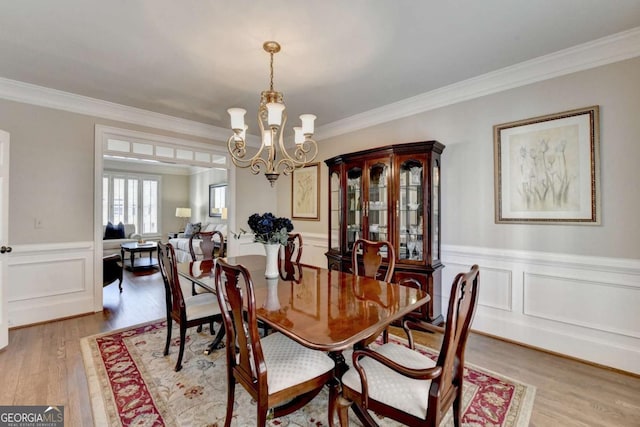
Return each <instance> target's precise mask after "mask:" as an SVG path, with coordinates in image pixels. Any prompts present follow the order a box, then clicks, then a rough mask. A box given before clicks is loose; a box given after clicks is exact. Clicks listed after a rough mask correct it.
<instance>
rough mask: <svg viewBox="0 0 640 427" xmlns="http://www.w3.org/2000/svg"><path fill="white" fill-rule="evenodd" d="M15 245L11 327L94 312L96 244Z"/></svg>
mask: <svg viewBox="0 0 640 427" xmlns="http://www.w3.org/2000/svg"><path fill="white" fill-rule="evenodd" d="M12 246H13V252H12V253H11V255H10V256H9V259H8V262H7V265H8V283H7V286H6V297H7V301H8V304H7V305H8V314H9V327H15V326H22V325H29V324H32V323H38V322H44V321H48V320H52V319H59V318H62V317H68V316H74V315H77V314H83V313H92V312H93V311H94V295H95V286H94V283H93V282H94V271H93V267H94V263H93V257H94V254H93V242H73V243H56V244H38V245H12ZM100 289H102V288H100Z"/></svg>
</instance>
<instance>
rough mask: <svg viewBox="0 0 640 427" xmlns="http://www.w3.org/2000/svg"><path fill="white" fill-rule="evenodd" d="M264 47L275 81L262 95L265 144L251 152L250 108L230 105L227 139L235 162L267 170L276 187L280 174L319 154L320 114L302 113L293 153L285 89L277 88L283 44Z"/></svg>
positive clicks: (255, 170) (260, 113)
mask: <svg viewBox="0 0 640 427" xmlns="http://www.w3.org/2000/svg"><path fill="white" fill-rule="evenodd" d="M262 48H263V49H264V50H265V51H266V52H267V53H269V55H270V56H271V62H270V71H271V80H270V86H269V90H265V91H263V92H262V94H261V96H260V108H259V109H258V125H259V126H260V134H261V144H260V148H259V149H258V152H257V153H256V154H255V155H253V157H249V156H248V155H247V143H246V135H247V129H248V126H247V125H245V123H244V115H245V114H246V112H247V111H246V110H245V109H243V108H229V109H228V110H227V112H228V113H229V116H231V129H233V135H231V136H230V137H229V140H228V141H227V148H228V149H229V153H230V154H231V160H232V161H233V164H234V165H236V166H238V167H241V168H251V172H252V173H253V174H254V175H257V174H258V173H260V171H261V170H263V169H264V174H265V176H266V177H267V179H268V180H269V182H270V183H271V186H272V187H273V186H274V184H275V182H276V180H277V179H278V176H280V173H284V174H285V175H289V174H291V172H293V170H294V169H296V168H301V167H304V166H306V165H307V164H308V163H309V162H311V161H313V159H315V157H316V155H317V154H318V145H317V144H316V141H314V140H313V139H312V137H313V122H314V120H315V119H316V116H314V115H313V114H303V115H301V116H300V120H301V121H302V126H297V127H294V128H293V131H294V142H295V151H294V152H293V154H289V153H288V152H287V150H286V149H285V147H284V139H283V130H284V126H285V124H286V123H287V112H286V109H285V105H284V102H283V100H282V92H277V91H275V90H273V55H274V54H275V53H278V52H280V44H278V42H274V41H267V42H264V44H263V45H262Z"/></svg>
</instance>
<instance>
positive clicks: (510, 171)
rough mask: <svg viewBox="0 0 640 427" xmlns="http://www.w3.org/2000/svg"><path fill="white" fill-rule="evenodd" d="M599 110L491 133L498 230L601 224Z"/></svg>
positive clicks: (499, 128)
mask: <svg viewBox="0 0 640 427" xmlns="http://www.w3.org/2000/svg"><path fill="white" fill-rule="evenodd" d="M599 110H600V109H599V106H597V105H596V106H590V107H585V108H580V109H575V110H570V111H564V112H561V113H555V114H549V115H546V116H540V117H533V118H530V119H525V120H519V121H514V122H509V123H503V124H499V125H495V126H494V127H493V140H494V175H495V177H494V185H495V222H496V223H497V224H509V223H519V224H584V225H599V224H600V157H599V152H600V126H599V115H600V111H599Z"/></svg>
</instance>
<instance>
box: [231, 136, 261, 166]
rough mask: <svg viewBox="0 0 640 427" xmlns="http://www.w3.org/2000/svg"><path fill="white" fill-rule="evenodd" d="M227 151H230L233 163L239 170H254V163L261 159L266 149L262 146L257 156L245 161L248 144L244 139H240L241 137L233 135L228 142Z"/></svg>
mask: <svg viewBox="0 0 640 427" xmlns="http://www.w3.org/2000/svg"><path fill="white" fill-rule="evenodd" d="M227 149H228V150H229V154H231V161H232V162H233V164H234V165H236V166H237V167H239V168H248V167H251V168H252V169H253V162H254V160H256V159H259V158H260V155H261V154H262V150H263V149H264V147H263V146H262V145H261V146H260V148H259V149H258V151H257V152H256V154H254V155H253V156H252V157H250V158H248V159H245V157H246V155H247V143H246V141H245V140H244V139H242V138H240V136H239V135H236V134H233V135H231V136H230V137H229V139H228V140H227Z"/></svg>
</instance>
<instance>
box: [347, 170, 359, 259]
mask: <svg viewBox="0 0 640 427" xmlns="http://www.w3.org/2000/svg"><path fill="white" fill-rule="evenodd" d="M346 196H347V197H346V203H347V206H346V208H347V209H346V212H347V217H346V218H345V224H346V226H347V242H346V243H347V250H348V251H350V250H351V248H352V247H353V243H354V242H355V241H356V240H357V239H359V238H360V237H361V236H362V222H363V221H362V216H363V215H362V207H363V204H362V167H359V166H356V167H352V168H351V169H349V170H347V194H346Z"/></svg>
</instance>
